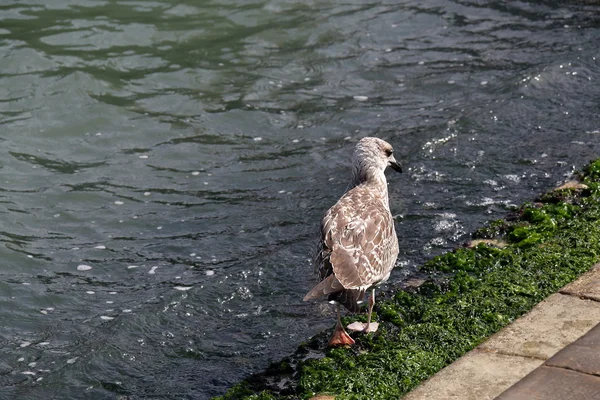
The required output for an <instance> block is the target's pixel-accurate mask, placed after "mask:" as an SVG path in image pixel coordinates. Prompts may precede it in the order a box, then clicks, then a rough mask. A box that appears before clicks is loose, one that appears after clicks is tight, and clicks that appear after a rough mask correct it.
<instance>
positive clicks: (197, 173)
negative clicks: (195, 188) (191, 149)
mask: <svg viewBox="0 0 600 400" xmlns="http://www.w3.org/2000/svg"><path fill="white" fill-rule="evenodd" d="M192 175H194V176H198V175H200V171H194V172H192Z"/></svg>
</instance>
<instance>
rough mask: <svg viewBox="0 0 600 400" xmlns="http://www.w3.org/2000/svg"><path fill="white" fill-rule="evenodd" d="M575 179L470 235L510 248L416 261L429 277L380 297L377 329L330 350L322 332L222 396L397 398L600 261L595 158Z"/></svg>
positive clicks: (599, 173) (481, 247)
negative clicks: (571, 185)
mask: <svg viewBox="0 0 600 400" xmlns="http://www.w3.org/2000/svg"><path fill="white" fill-rule="evenodd" d="M580 179H581V181H582V182H583V183H584V184H585V186H586V188H585V189H561V190H558V191H552V192H549V193H546V194H545V195H543V196H541V197H540V198H539V199H537V201H536V202H534V203H528V204H525V205H523V206H522V207H520V208H519V209H517V210H515V212H514V213H512V214H511V215H509V216H508V217H507V219H506V220H498V221H493V222H491V223H490V224H488V226H486V227H484V228H482V229H480V230H478V231H477V232H476V233H475V234H474V235H473V236H474V237H479V238H486V239H500V240H503V241H506V242H507V243H508V246H506V247H503V248H496V247H492V246H489V245H486V244H484V243H480V244H478V245H477V246H475V247H473V248H459V249H456V250H455V251H453V252H449V253H446V254H443V255H440V256H438V257H435V258H433V259H432V260H430V261H428V262H427V263H425V264H424V265H423V266H422V268H421V270H422V272H424V273H427V274H428V276H429V277H430V278H429V279H428V280H427V281H426V282H425V283H424V284H423V285H421V286H420V287H419V288H417V289H412V290H399V291H397V292H395V293H392V294H389V293H388V294H386V295H383V296H380V301H379V303H378V305H376V313H377V315H376V318H377V319H378V320H379V322H380V329H379V331H378V332H377V333H375V334H367V335H365V334H362V333H358V334H354V335H353V336H354V338H355V340H356V342H357V344H356V345H355V346H353V347H352V348H336V349H326V348H325V343H326V340H327V339H326V338H327V335H328V333H321V334H319V335H317V336H315V337H314V338H312V339H311V340H309V341H308V342H307V343H304V344H303V345H301V346H300V348H299V349H298V350H297V351H296V353H295V354H294V355H292V356H290V357H288V358H287V359H285V360H283V361H282V362H280V363H275V364H273V365H272V366H271V367H270V368H269V369H268V370H267V371H266V372H265V373H263V374H258V375H254V376H252V377H250V378H248V379H247V380H245V381H244V382H242V383H240V384H239V385H237V386H236V387H234V388H232V389H231V390H230V391H228V392H227V393H226V394H225V395H224V396H223V397H222V399H224V400H225V399H238V398H247V399H264V400H266V399H307V398H310V397H312V396H314V395H316V394H329V395H333V396H335V398H336V399H373V398H399V397H401V396H403V395H404V394H406V393H407V392H408V391H410V390H411V389H413V388H414V387H415V386H417V385H418V384H419V383H420V382H422V381H423V380H425V379H427V378H428V377H429V376H431V375H432V374H434V373H435V372H437V371H438V370H440V369H441V368H443V367H444V366H446V365H448V364H450V363H451V362H453V361H454V360H456V359H457V358H458V357H460V356H461V355H463V354H464V353H466V352H467V351H469V350H471V349H473V348H474V347H475V346H477V345H478V344H479V343H481V342H482V341H483V340H485V339H486V338H487V337H488V336H489V335H491V334H493V333H495V332H497V331H498V330H500V329H501V328H503V327H504V326H506V325H507V324H509V323H510V322H512V321H513V320H515V319H516V318H518V317H519V316H521V315H522V314H524V313H525V312H527V311H529V310H530V309H531V308H532V307H533V306H534V305H535V304H537V303H538V302H539V301H541V300H542V299H544V298H545V297H547V296H548V295H550V294H552V293H554V292H556V291H557V290H558V289H560V288H561V287H562V286H564V285H566V284H567V283H569V282H571V281H573V280H574V279H575V278H577V277H578V276H579V275H581V274H582V273H584V272H585V271H587V270H588V269H589V268H590V267H591V266H592V265H593V264H595V263H596V262H598V261H599V260H600V159H599V160H597V161H594V162H592V163H590V164H589V165H588V166H587V167H586V168H585V169H584V171H583V172H582V173H581V175H580ZM362 317H363V316H357V318H358V319H360V318H362ZM353 319H354V320H355V319H356V318H353ZM349 321H350V319H348V320H347V321H345V322H349ZM315 354H318V355H317V356H315Z"/></svg>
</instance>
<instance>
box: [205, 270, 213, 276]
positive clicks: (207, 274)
mask: <svg viewBox="0 0 600 400" xmlns="http://www.w3.org/2000/svg"><path fill="white" fill-rule="evenodd" d="M205 273H206V276H213V275H214V274H215V271H214V270H212V269H209V270H208V271H206V272H205Z"/></svg>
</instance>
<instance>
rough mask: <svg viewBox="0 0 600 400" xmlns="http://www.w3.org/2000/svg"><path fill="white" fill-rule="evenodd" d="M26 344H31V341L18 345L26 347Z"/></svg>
mask: <svg viewBox="0 0 600 400" xmlns="http://www.w3.org/2000/svg"><path fill="white" fill-rule="evenodd" d="M27 346H31V342H23V343H21V344H20V345H19V347H27Z"/></svg>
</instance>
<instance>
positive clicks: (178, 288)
mask: <svg viewBox="0 0 600 400" xmlns="http://www.w3.org/2000/svg"><path fill="white" fill-rule="evenodd" d="M191 288H193V286H175V287H174V288H173V289H175V290H181V291H186V290H190V289H191Z"/></svg>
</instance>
